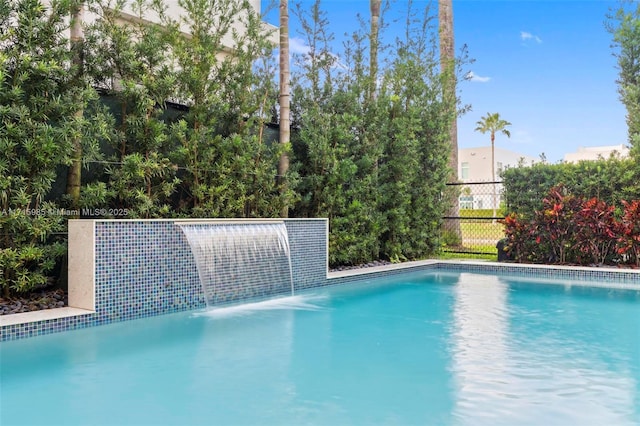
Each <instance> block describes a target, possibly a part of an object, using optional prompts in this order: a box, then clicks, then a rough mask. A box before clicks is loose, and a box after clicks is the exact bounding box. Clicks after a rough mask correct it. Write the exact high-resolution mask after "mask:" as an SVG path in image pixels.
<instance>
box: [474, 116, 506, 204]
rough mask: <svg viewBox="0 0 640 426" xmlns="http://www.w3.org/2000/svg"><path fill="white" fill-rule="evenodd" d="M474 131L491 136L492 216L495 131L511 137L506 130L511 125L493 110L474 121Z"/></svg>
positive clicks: (494, 177)
mask: <svg viewBox="0 0 640 426" xmlns="http://www.w3.org/2000/svg"><path fill="white" fill-rule="evenodd" d="M476 125H477V127H476V129H475V131H476V132H480V133H482V134H484V133H487V132H488V133H489V134H490V136H491V179H492V180H493V182H494V184H493V217H495V216H496V184H495V181H496V161H495V140H496V133H502V134H503V135H505V136H506V137H508V138H509V137H511V132H509V130H507V126H511V123H509V122H508V121H506V120H503V119H502V118H500V114H499V113H497V112H495V113H493V114H491V113H487V115H485V116H484V117H481V118H480V121H478V122H477V123H476Z"/></svg>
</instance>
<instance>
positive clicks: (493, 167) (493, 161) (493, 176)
mask: <svg viewBox="0 0 640 426" xmlns="http://www.w3.org/2000/svg"><path fill="white" fill-rule="evenodd" d="M495 139H496V137H495V135H494V134H493V133H491V181H492V182H493V183H492V186H493V203H492V204H493V218H494V219H493V223H496V219H495V217H496V201H497V196H496V183H495V182H496V154H495V152H496V151H495Z"/></svg>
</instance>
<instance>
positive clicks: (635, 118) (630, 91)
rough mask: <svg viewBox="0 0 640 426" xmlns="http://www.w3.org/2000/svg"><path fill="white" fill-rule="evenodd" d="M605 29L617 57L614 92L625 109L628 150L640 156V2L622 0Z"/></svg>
mask: <svg viewBox="0 0 640 426" xmlns="http://www.w3.org/2000/svg"><path fill="white" fill-rule="evenodd" d="M607 28H608V30H609V32H610V33H611V34H612V36H613V48H614V55H615V57H616V58H617V60H618V70H619V75H620V77H619V79H618V93H619V94H620V100H621V101H622V103H623V104H624V105H625V107H626V109H627V126H628V132H629V143H630V145H631V153H632V156H634V157H635V158H636V159H640V3H638V2H634V1H622V2H621V3H620V7H619V8H618V9H617V10H616V11H614V13H613V14H612V15H611V16H609V21H608V22H607Z"/></svg>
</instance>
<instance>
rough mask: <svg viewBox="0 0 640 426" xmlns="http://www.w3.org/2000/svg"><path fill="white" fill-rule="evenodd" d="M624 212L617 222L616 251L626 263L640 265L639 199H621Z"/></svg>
mask: <svg viewBox="0 0 640 426" xmlns="http://www.w3.org/2000/svg"><path fill="white" fill-rule="evenodd" d="M622 204H623V205H624V214H623V215H622V218H621V220H620V222H619V224H620V228H619V230H620V232H619V237H618V246H617V249H618V253H619V254H620V255H622V256H623V260H624V261H625V262H626V263H631V264H634V265H636V266H640V200H635V201H632V202H627V201H622Z"/></svg>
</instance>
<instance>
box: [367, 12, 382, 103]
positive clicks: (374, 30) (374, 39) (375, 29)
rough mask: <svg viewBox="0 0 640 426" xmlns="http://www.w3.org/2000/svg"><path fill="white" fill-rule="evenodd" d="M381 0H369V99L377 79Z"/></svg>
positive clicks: (373, 91) (374, 91)
mask: <svg viewBox="0 0 640 426" xmlns="http://www.w3.org/2000/svg"><path fill="white" fill-rule="evenodd" d="M381 2H382V0H370V1H369V8H370V10H371V34H370V35H369V43H370V46H371V47H370V51H371V55H370V58H369V72H370V73H371V86H370V87H369V100H373V99H375V97H376V85H377V79H378V37H379V33H380V22H379V21H380V3H381Z"/></svg>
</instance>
